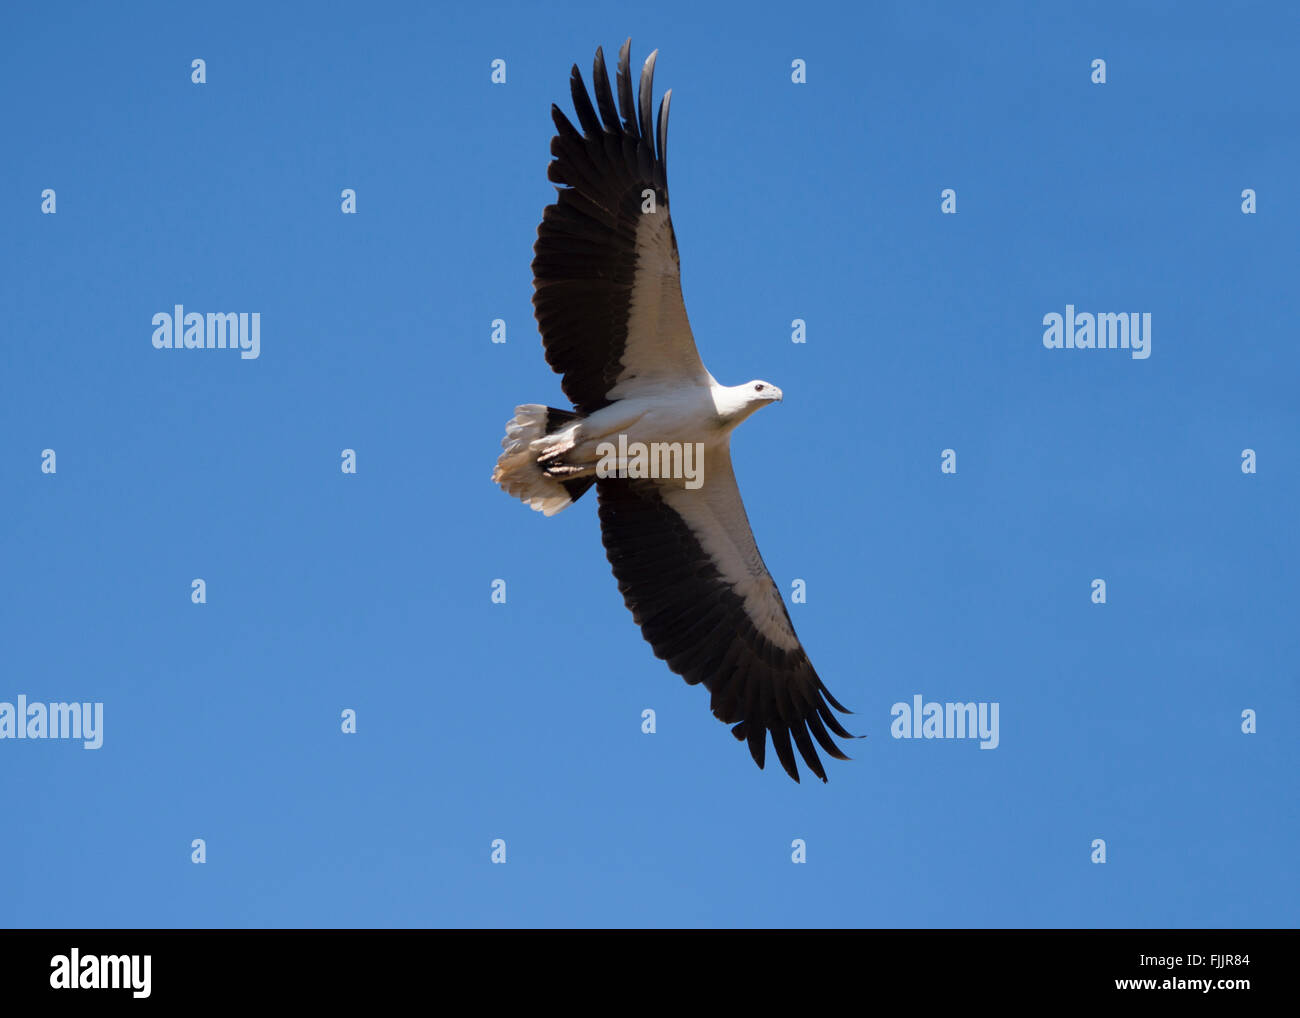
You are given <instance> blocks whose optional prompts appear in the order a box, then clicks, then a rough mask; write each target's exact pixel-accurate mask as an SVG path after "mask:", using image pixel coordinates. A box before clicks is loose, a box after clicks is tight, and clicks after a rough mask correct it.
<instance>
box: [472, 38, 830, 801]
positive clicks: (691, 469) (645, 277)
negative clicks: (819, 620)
mask: <svg viewBox="0 0 1300 1018" xmlns="http://www.w3.org/2000/svg"><path fill="white" fill-rule="evenodd" d="M630 43H631V40H629V41H628V42H626V43H624V44H623V48H622V50H621V51H620V53H619V60H618V100H617V105H616V104H615V98H614V92H613V90H612V89H611V88H610V81H609V74H608V73H607V71H606V69H605V58H604V55H603V53H602V52H601V51H600V50H599V49H598V50H596V62H595V67H594V70H593V84H594V90H595V102H596V104H595V106H593V105H592V101H591V98H589V97H588V94H587V89H586V86H585V85H584V84H583V81H582V75H581V74H580V73H579V72H578V68H577V67H576V66H575V67H574V68H573V72H572V74H571V76H570V88H571V91H572V93H573V105H574V108H575V109H576V111H577V116H578V122H579V124H580V125H581V127H582V130H581V131H579V130H578V129H577V128H575V127H574V126H573V124H572V123H570V122H569V119H568V118H567V117H566V116H565V115H564V114H563V113H562V112H561V111H560V109H559V107H557V106H554V105H552V107H551V117H552V119H553V120H554V121H555V126H556V129H557V131H558V132H559V133H558V134H557V135H556V136H555V137H554V138H553V139H552V141H551V155H552V157H553V159H552V162H551V163H550V166H549V167H548V171H547V176H548V177H549V178H550V180H551V181H552V182H554V183H555V184H558V185H560V186H559V187H557V188H556V190H557V192H558V194H557V197H556V201H555V204H553V205H549V206H547V208H546V210H545V212H544V214H543V216H542V223H541V225H540V226H539V227H538V230H537V243H536V245H535V246H534V248H533V252H534V258H533V287H534V293H533V308H534V310H535V312H536V315H537V322H538V325H539V326H540V328H541V333H542V343H543V346H544V347H545V351H546V360H547V363H548V364H550V366H551V367H552V368H553V369H554V370H555V371H557V372H558V373H560V374H561V375H563V381H562V383H561V386H562V388H563V389H564V393H565V395H566V396H568V398H569V399H570V400H571V401H572V403H573V406H574V409H573V410H572V411H569V410H558V409H555V408H554V407H546V406H541V405H537V404H529V405H526V406H520V407H517V408H516V409H515V417H514V419H513V420H511V421H510V423H509V424H508V425H507V426H506V437H505V439H504V440H503V441H502V443H501V444H502V446H503V448H504V449H505V451H504V452H503V453H502V454H501V457H500V459H499V460H498V461H497V465H496V470H495V471H494V472H493V475H492V479H493V481H495V482H496V483H498V484H500V485H501V487H502V488H504V489H505V490H506V491H507V492H508V493H509V494H511V495H514V496H515V497H517V498H519V499H521V500H522V501H524V502H526V503H527V504H528V505H529V506H531V507H532V508H533V509H536V510H539V511H540V512H543V513H545V514H546V515H547V516H551V515H553V514H555V513H557V512H559V511H560V510H561V509H563V508H565V507H566V506H568V505H569V504H570V503H572V502H575V501H577V499H578V498H580V497H581V496H582V494H583V493H584V492H585V491H586V490H587V489H588V488H590V487H591V486H592V484H595V485H596V498H597V502H598V503H599V512H600V527H601V535H602V537H603V539H604V544H605V552H606V555H607V556H608V558H609V562H610V565H611V566H612V567H613V570H614V576H615V578H616V579H617V580H618V587H619V590H620V591H621V592H622V594H623V599H624V601H625V602H626V604H627V606H628V608H630V609H631V611H632V616H633V618H634V619H635V620H636V622H637V624H638V625H639V626H640V627H641V631H642V633H643V634H644V635H645V638H646V640H647V641H649V643H650V646H651V647H652V648H653V649H654V652H655V654H656V656H658V657H660V658H662V659H663V660H665V661H666V662H667V663H668V667H669V668H671V669H672V670H673V671H675V672H676V673H677V674H678V675H681V676H682V677H683V678H685V679H686V681H687V682H689V683H691V684H695V683H703V684H704V686H705V688H706V689H708V690H709V692H710V693H711V694H712V701H711V706H712V708H713V713H714V715H715V716H716V717H718V718H719V719H721V720H722V721H725V722H726V723H728V724H730V725H733V726H734V727H733V728H732V729H731V731H732V733H733V734H734V735H735V736H736V738H737V739H740V740H742V741H746V742H748V744H749V751H750V753H751V754H752V755H753V757H754V761H755V762H756V763H757V764H758V766H759V767H762V766H763V760H764V753H765V749H766V744H767V737H768V736H769V735H770V736H771V738H772V746H773V748H774V749H775V751H776V755H777V757H778V758H779V759H780V761H781V765H782V766H783V767H784V768H785V770H786V773H787V774H789V775H790V777H792V778H794V780H795V781H798V780H799V770H798V767H797V766H796V765H795V756H794V751H793V748H792V746H791V742H792V741H793V744H794V746H797V747H798V749H799V753H800V755H801V756H802V757H803V759H804V762H805V763H806V764H807V765H808V767H809V768H810V769H811V770H812V772H813V773H814V774H816V775H817V776H818V777H819V778H821V779H822V780H823V781H825V780H826V772H825V770H824V769H823V768H822V764H821V760H820V759H818V756H817V750H816V748H815V747H814V745H813V740H814V739H815V740H816V742H817V744H818V745H820V746H821V748H822V749H823V750H825V751H826V752H827V753H829V754H830V755H831V756H833V757H835V758H837V759H841V760H844V759H847V757H845V755H844V754H843V753H842V752H841V751H840V749H839V747H838V746H836V744H835V742H834V741H833V740H832V738H831V735H830V733H828V731H827V729H830V732H833V733H834V734H836V735H838V736H840V737H842V738H852V736H850V735H849V733H848V732H846V731H845V730H844V728H843V727H842V726H841V725H840V723H839V721H838V720H836V718H835V715H834V714H832V713H831V708H832V707H833V708H835V709H836V710H838V711H841V712H844V713H849V712H848V711H847V710H845V708H843V707H841V706H840V704H839V703H838V702H836V700H835V698H834V697H833V696H831V694H830V692H829V691H828V690H827V689H826V687H825V686H824V685H823V684H822V681H821V679H820V678H818V676H817V672H816V671H814V670H813V666H812V664H811V662H809V660H808V655H807V654H806V653H804V649H803V647H802V646H801V645H800V643H799V638H798V636H796V635H795V631H794V626H793V625H792V624H791V622H790V614H789V612H787V611H786V607H785V603H784V602H783V601H782V598H781V594H780V592H779V591H778V590H777V587H776V584H775V583H774V582H773V581H772V577H771V575H770V574H769V573H768V571H767V567H766V566H764V564H763V559H762V556H760V555H759V553H758V546H757V545H756V544H755V543H754V535H753V533H752V532H751V531H750V528H749V519H748V518H747V517H746V515H745V507H744V505H743V504H742V502H741V500H740V491H739V489H738V488H737V487H736V478H735V475H734V474H733V472H732V469H731V451H730V444H731V432H732V430H733V429H734V428H735V427H736V425H738V424H739V423H740V422H741V421H743V420H744V419H745V418H746V417H748V416H749V415H750V414H752V413H753V412H754V411H755V410H758V409H759V408H760V407H763V406H766V405H767V404H768V403H771V402H773V401H774V400H779V399H781V390H780V389H778V388H777V387H776V386H774V385H772V384H770V383H768V382H764V381H759V380H755V381H752V382H746V383H745V384H744V385H732V386H726V385H719V384H718V383H717V382H716V381H715V380H714V378H713V376H712V375H711V374H709V372H708V371H707V370H705V367H704V365H703V363H701V361H700V355H699V353H698V351H697V350H696V349H695V340H694V338H693V337H692V335H691V329H690V325H689V323H688V322H687V319H686V307H685V305H684V304H683V302H682V291H681V283H680V276H679V268H678V258H677V240H676V238H675V237H674V235H673V227H672V221H671V219H670V218H669V214H668V179H667V170H666V163H665V157H666V151H667V141H668V102H669V99H670V97H671V96H672V92H671V91H669V92H668V93H666V94H665V95H664V97H663V101H662V103H660V106H659V115H658V121H657V123H654V122H652V121H651V107H652V104H651V98H652V89H653V81H654V65H655V56H656V53H651V54H650V56H649V58H648V59H647V60H646V62H645V66H644V68H643V69H642V71H641V80H640V89H639V91H637V92H634V91H633V88H632V75H631V73H630V71H629V65H628V51H629V48H630ZM597 111H599V113H597ZM696 453H698V454H700V455H694V454H696ZM701 456H702V458H701Z"/></svg>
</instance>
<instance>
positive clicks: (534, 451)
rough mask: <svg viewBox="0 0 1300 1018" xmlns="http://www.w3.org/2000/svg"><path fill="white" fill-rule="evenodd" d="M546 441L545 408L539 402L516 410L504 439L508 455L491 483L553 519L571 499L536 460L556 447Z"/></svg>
mask: <svg viewBox="0 0 1300 1018" xmlns="http://www.w3.org/2000/svg"><path fill="white" fill-rule="evenodd" d="M547 438H548V436H547V434H546V407H544V406H542V405H540V404H538V403H528V404H525V405H524V406H517V407H515V416H514V418H513V419H512V420H511V421H510V423H509V424H507V425H506V437H505V438H503V439H502V440H501V447H502V448H503V449H504V450H505V452H503V453H502V454H501V456H500V458H499V459H498V460H497V465H496V469H495V470H493V471H492V480H493V481H494V482H495V483H497V484H499V485H501V487H502V488H504V489H505V491H506V494H508V495H513V496H514V497H515V498H517V499H519V500H520V501H522V502H524V503H525V504H526V505H527V506H528V507H529V508H530V509H535V510H537V511H538V512H540V513H542V514H543V515H545V516H554V515H555V514H556V513H558V512H559V511H560V510H561V509H563V508H565V507H566V506H568V505H569V504H570V502H571V501H572V499H570V498H569V493H568V492H567V491H565V490H564V485H562V484H561V483H560V482H559V481H557V480H555V478H553V477H548V476H547V475H546V472H545V471H543V470H542V468H541V467H539V466H538V465H537V457H538V456H540V455H542V454H544V453H546V452H548V451H550V450H551V447H552V446H553V445H554V443H553V442H548V441H547Z"/></svg>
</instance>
